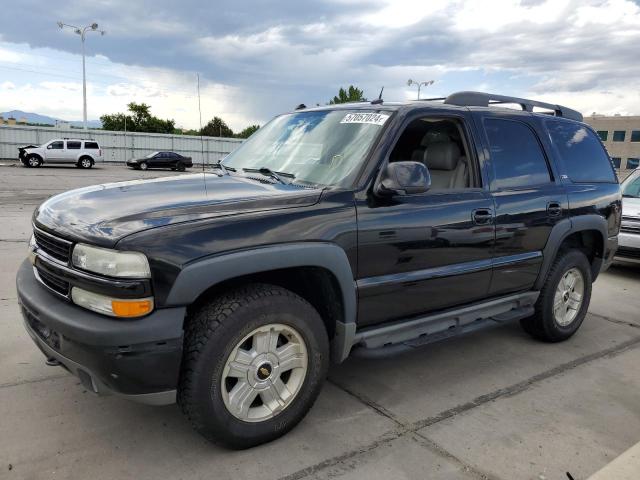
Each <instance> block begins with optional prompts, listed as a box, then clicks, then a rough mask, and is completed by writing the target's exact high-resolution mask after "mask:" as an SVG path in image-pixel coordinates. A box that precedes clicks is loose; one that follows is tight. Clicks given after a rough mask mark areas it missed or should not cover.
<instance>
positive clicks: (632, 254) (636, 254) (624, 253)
mask: <svg viewBox="0 0 640 480" xmlns="http://www.w3.org/2000/svg"><path fill="white" fill-rule="evenodd" d="M616 255H618V256H620V257H627V258H638V259H640V248H628V247H618V251H617V252H616Z"/></svg>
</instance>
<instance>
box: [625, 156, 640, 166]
mask: <svg viewBox="0 0 640 480" xmlns="http://www.w3.org/2000/svg"><path fill="white" fill-rule="evenodd" d="M638 165H640V158H627V168H638Z"/></svg>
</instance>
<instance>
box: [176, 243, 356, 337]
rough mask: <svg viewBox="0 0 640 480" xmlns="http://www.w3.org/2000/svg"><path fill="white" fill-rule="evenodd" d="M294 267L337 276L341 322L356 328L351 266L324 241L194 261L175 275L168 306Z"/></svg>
mask: <svg viewBox="0 0 640 480" xmlns="http://www.w3.org/2000/svg"><path fill="white" fill-rule="evenodd" d="M293 267H321V268H326V269H327V270H329V271H330V272H331V273H332V274H333V275H334V276H335V277H336V279H337V280H338V284H339V285H340V290H341V292H342V299H343V304H344V310H343V322H344V324H345V325H347V326H349V325H350V324H351V325H353V328H354V330H355V321H356V284H355V280H354V278H353V272H352V271H351V265H350V264H349V259H348V258H347V255H346V253H345V251H344V250H343V249H342V248H340V247H339V246H337V245H335V244H333V243H326V242H304V243H303V242H300V243H286V244H278V245H271V246H265V247H259V248H254V249H250V250H243V251H240V252H233V253H227V254H221V255H214V256H211V257H206V258H204V259H201V260H198V261H195V262H193V263H191V264H188V265H187V266H185V268H184V269H183V270H182V272H180V274H179V275H178V278H177V279H176V281H175V283H174V284H173V287H172V288H171V291H170V292H169V295H168V296H167V306H174V305H175V306H178V305H190V304H191V303H193V302H194V301H195V300H196V299H197V298H198V296H200V295H201V294H202V293H203V292H204V291H205V290H207V289H208V288H210V287H212V286H214V285H217V284H219V283H221V282H224V281H225V280H230V279H233V278H236V277H241V276H243V275H249V274H253V273H260V272H267V271H270V270H279V269H283V268H293ZM339 323H342V322H339ZM347 329H349V328H348V327H347ZM336 330H337V331H340V330H341V328H339V327H338V328H336ZM337 338H343V336H337ZM332 347H333V346H332ZM333 348H334V349H335V347H333Z"/></svg>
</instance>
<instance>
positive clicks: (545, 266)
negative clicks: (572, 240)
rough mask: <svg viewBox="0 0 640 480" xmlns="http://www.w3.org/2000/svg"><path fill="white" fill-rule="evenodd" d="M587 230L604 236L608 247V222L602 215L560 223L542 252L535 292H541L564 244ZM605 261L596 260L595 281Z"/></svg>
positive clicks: (594, 265)
mask: <svg viewBox="0 0 640 480" xmlns="http://www.w3.org/2000/svg"><path fill="white" fill-rule="evenodd" d="M585 230H596V231H598V232H600V235H602V242H603V243H602V244H603V245H605V246H606V242H607V221H606V220H605V219H604V218H603V217H601V216H600V215H593V214H592V215H579V216H576V217H573V218H571V219H569V218H566V219H564V220H562V221H560V222H558V223H557V224H556V225H555V226H554V227H553V230H551V235H549V239H548V240H547V244H546V245H545V247H544V250H543V251H542V254H543V260H542V267H541V268H540V274H539V275H538V279H537V280H536V283H535V284H534V287H533V288H534V290H540V289H541V288H542V286H543V284H544V281H545V279H546V278H547V272H548V271H549V269H550V268H551V264H552V263H553V260H554V259H555V258H556V254H557V253H558V249H559V248H560V245H561V244H562V242H563V241H564V240H565V238H567V237H568V236H569V235H571V234H572V233H576V232H581V231H585ZM602 262H603V259H602V258H596V259H595V260H594V263H593V265H592V266H591V273H592V275H593V280H595V279H596V277H597V276H598V273H599V272H600V268H601V266H602Z"/></svg>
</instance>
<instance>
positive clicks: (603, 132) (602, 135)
mask: <svg viewBox="0 0 640 480" xmlns="http://www.w3.org/2000/svg"><path fill="white" fill-rule="evenodd" d="M598 136H599V137H600V140H602V141H603V142H606V141H607V138H609V132H607V131H606V130H598Z"/></svg>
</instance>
